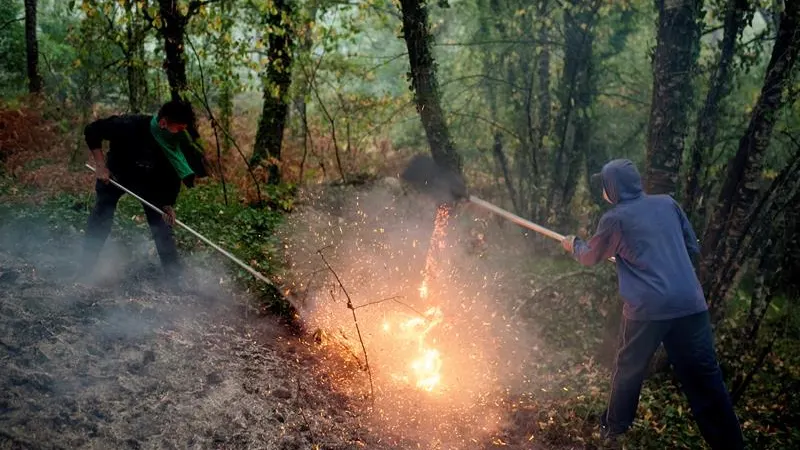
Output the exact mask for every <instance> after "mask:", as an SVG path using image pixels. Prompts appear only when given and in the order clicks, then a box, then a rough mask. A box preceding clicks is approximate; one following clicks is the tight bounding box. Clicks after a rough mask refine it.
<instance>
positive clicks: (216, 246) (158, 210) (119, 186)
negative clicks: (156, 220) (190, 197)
mask: <svg viewBox="0 0 800 450" xmlns="http://www.w3.org/2000/svg"><path fill="white" fill-rule="evenodd" d="M86 167H87V168H88V169H89V170H91V171H92V172H94V171H95V168H94V167H92V166H90V165H89V164H86ZM108 181H109V182H111V184H113V185H114V186H116V187H118V188H120V189H122V190H123V191H125V192H127V193H128V194H130V195H132V196H133V197H134V198H135V199H136V200H139V201H140V202H142V204H144V205H146V206H147V207H149V208H151V209H152V210H154V211H156V212H158V213H159V214H162V215H163V214H164V211H162V210H161V209H160V208H158V207H157V206H155V205H153V204H152V203H150V202H148V201H147V200H145V199H143V198H142V197H140V196H138V195H136V194H135V193H133V192H132V191H131V190H130V189H128V188H126V187H125V186H123V185H121V184H119V183H117V182H116V181H114V180H113V179H110V178H109V180H108ZM175 223H177V224H178V225H180V226H181V227H183V228H184V229H185V230H186V231H188V232H189V233H192V234H193V235H195V236H196V237H197V238H198V239H200V240H201V241H203V242H205V243H206V244H208V245H210V246H211V248H213V249H214V250H216V251H218V252H220V253H222V254H223V255H225V256H226V257H227V258H228V259H230V260H231V261H233V262H235V263H236V264H238V265H239V267H241V268H242V269H244V270H246V271H248V272H250V274H251V275H253V276H254V277H256V278H258V279H259V280H261V281H263V282H264V283H267V284H268V285H270V286H274V285H275V284H274V283H273V282H272V280H270V279H269V278H267V277H265V276H264V275H262V274H261V273H260V272H258V271H257V270H255V269H253V268H252V267H250V266H249V265H247V264H245V263H244V262H243V261H242V260H240V259H239V258H237V257H235V256H233V255H231V254H230V253H229V252H228V251H227V250H225V249H224V248H222V247H220V246H219V245H217V244H215V243H213V242H211V241H210V240H208V238H206V237H205V236H203V235H202V234H200V233H198V232H197V231H195V230H193V229H192V228H190V227H189V226H188V225H186V224H185V223H183V222H181V221H180V220H177V219H176V220H175Z"/></svg>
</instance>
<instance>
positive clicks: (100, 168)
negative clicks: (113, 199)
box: [94, 164, 111, 184]
mask: <svg viewBox="0 0 800 450" xmlns="http://www.w3.org/2000/svg"><path fill="white" fill-rule="evenodd" d="M94 173H95V177H97V179H98V180H100V181H102V182H103V183H105V184H108V180H109V179H110V178H111V174H109V172H108V168H107V167H106V166H105V165H104V164H98V165H97V169H95V172H94Z"/></svg>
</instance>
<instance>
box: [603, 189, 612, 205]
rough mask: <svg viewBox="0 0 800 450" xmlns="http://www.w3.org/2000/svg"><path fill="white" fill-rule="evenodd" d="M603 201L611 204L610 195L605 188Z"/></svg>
mask: <svg viewBox="0 0 800 450" xmlns="http://www.w3.org/2000/svg"><path fill="white" fill-rule="evenodd" d="M603 200H605V201H607V202H608V203H611V200H609V199H608V194H607V193H606V189H605V188H603Z"/></svg>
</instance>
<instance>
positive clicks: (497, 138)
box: [492, 133, 520, 211]
mask: <svg viewBox="0 0 800 450" xmlns="http://www.w3.org/2000/svg"><path fill="white" fill-rule="evenodd" d="M492 153H493V154H494V158H495V161H497V165H498V166H499V167H500V170H501V172H502V173H503V179H504V180H505V182H506V189H508V195H509V196H510V197H511V204H512V205H513V206H514V210H515V211H519V210H520V207H519V204H518V203H519V201H518V200H517V191H516V189H515V188H514V183H513V179H512V178H511V174H510V173H508V161H507V160H506V154H505V153H504V152H503V139H502V135H501V134H500V133H495V135H494V148H493V149H492Z"/></svg>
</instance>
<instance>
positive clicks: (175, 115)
mask: <svg viewBox="0 0 800 450" xmlns="http://www.w3.org/2000/svg"><path fill="white" fill-rule="evenodd" d="M158 118H159V119H167V120H168V121H170V122H173V123H180V124H184V125H194V120H195V119H194V110H193V109H192V104H191V103H189V102H187V101H184V100H170V101H168V102H167V103H164V104H163V105H162V106H161V108H160V109H159V110H158Z"/></svg>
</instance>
